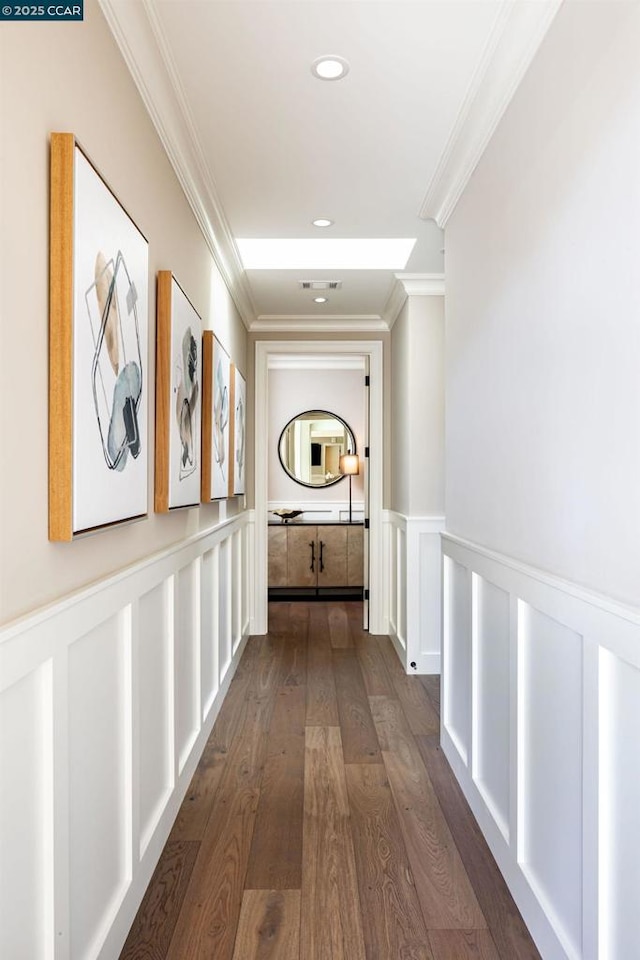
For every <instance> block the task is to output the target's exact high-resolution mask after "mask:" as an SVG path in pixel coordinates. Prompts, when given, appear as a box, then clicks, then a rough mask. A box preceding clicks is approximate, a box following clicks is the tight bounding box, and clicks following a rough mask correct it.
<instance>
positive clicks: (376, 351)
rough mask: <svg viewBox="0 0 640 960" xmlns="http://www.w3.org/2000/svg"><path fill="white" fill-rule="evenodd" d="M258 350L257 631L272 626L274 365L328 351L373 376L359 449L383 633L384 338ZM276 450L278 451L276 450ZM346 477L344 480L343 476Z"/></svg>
mask: <svg viewBox="0 0 640 960" xmlns="http://www.w3.org/2000/svg"><path fill="white" fill-rule="evenodd" d="M255 347H256V350H255V373H256V376H255V384H256V396H255V426H256V429H255V527H254V529H255V550H254V557H255V569H254V588H255V589H254V617H253V623H252V633H256V634H261V633H265V632H266V630H267V589H268V566H267V557H268V541H267V522H268V519H269V514H268V509H269V503H268V477H269V454H270V450H271V447H273V445H274V444H277V443H278V437H277V436H276V437H274V436H273V429H271V430H270V428H269V417H268V410H269V403H268V401H269V369H270V364H272V363H274V362H276V358H281V357H285V358H289V359H290V360H291V361H292V362H293V361H294V358H297V359H298V360H300V361H301V362H302V363H304V362H305V359H306V362H307V363H308V365H309V367H312V365H313V363H314V362H315V363H316V365H317V362H318V358H319V357H322V356H325V357H327V358H333V360H334V361H338V362H339V359H340V358H341V357H343V358H345V361H348V360H351V361H353V359H354V358H356V357H360V358H362V360H363V361H364V363H363V390H364V389H365V385H364V375H365V372H366V375H367V376H368V381H369V383H368V393H369V402H368V404H365V407H368V410H367V414H368V425H367V426H366V428H365V429H366V435H367V436H368V442H367V443H366V444H363V447H364V446H366V447H367V449H366V450H365V449H362V450H359V451H358V452H359V454H360V455H361V463H362V465H363V470H364V472H365V477H364V479H365V486H366V488H367V491H368V498H367V499H368V503H367V518H366V519H367V521H368V522H367V524H366V530H365V534H366V537H365V551H364V554H365V560H364V563H365V585H366V586H365V589H366V591H367V593H366V594H365V596H366V597H367V599H368V601H369V603H368V625H369V629H370V630H371V631H372V632H376V633H383V632H384V629H383V601H382V586H383V578H382V472H383V463H382V449H383V446H382V441H383V413H382V411H383V406H382V396H383V391H382V374H383V366H382V349H383V345H382V342H381V341H293V340H287V341H276V340H268V341H261V340H259V341H256V345H255ZM271 452H272V451H271ZM343 482H344V481H343Z"/></svg>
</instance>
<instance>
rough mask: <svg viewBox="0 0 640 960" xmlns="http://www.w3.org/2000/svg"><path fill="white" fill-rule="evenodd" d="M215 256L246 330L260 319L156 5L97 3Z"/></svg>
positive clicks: (146, 1) (123, 0)
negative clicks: (255, 320)
mask: <svg viewBox="0 0 640 960" xmlns="http://www.w3.org/2000/svg"><path fill="white" fill-rule="evenodd" d="M98 2H99V4H100V7H101V8H102V12H103V13H104V16H105V19H106V21H107V23H108V24H109V27H110V29H111V32H112V33H113V36H114V37H115V40H116V43H117V44H118V47H119V48H120V52H121V53H122V56H123V58H124V61H125V63H126V65H127V67H128V68H129V71H130V73H131V76H132V77H133V80H134V82H135V84H136V86H137V88H138V90H139V91H140V95H141V97H142V100H143V102H144V105H145V107H146V108H147V111H148V113H149V116H150V117H151V120H152V122H153V125H154V126H155V128H156V130H157V132H158V136H159V137H160V140H161V141H162V145H163V146H164V148H165V150H166V153H167V156H168V157H169V161H170V162H171V165H172V166H173V169H174V170H175V173H176V175H177V177H178V180H179V182H180V185H181V187H182V189H183V190H184V193H185V196H186V198H187V200H188V201H189V204H190V206H191V209H192V210H193V213H194V215H195V218H196V220H197V222H198V224H199V226H200V229H201V230H202V233H203V236H204V238H205V240H206V242H207V245H208V247H209V250H210V251H211V255H212V256H213V259H214V260H215V263H216V265H217V267H218V269H219V270H220V273H221V274H222V276H223V278H224V281H225V283H226V285H227V287H228V289H229V293H230V294H231V297H232V298H233V301H234V303H235V305H236V307H237V309H238V312H239V314H240V316H241V317H242V320H243V322H244V324H245V326H246V327H247V329H248V328H249V325H250V323H251V321H252V320H253V319H254V318H255V316H256V310H255V307H254V304H253V301H252V298H251V293H250V291H249V287H248V284H247V282H246V279H245V277H244V271H243V268H242V263H241V261H240V257H239V255H238V251H237V249H236V245H235V241H234V239H233V234H232V232H231V229H230V227H229V224H228V222H227V218H226V216H225V213H224V210H223V208H222V204H221V203H220V200H219V198H218V194H217V190H216V186H215V183H214V181H213V177H212V175H211V171H210V170H209V167H208V164H207V162H206V159H205V156H204V152H203V150H202V147H201V145H200V143H199V140H198V137H197V134H196V131H195V126H194V123H193V119H192V117H191V112H190V109H189V106H188V104H187V99H186V97H185V94H184V91H183V89H182V85H181V83H180V79H179V77H178V74H177V71H176V69H175V65H174V63H173V59H172V57H171V54H170V51H169V47H168V45H167V42H166V40H165V38H164V34H163V32H162V28H161V26H160V21H159V18H158V15H157V12H156V9H155V4H154V2H153V0H142V2H141V3H131V2H130V0H98Z"/></svg>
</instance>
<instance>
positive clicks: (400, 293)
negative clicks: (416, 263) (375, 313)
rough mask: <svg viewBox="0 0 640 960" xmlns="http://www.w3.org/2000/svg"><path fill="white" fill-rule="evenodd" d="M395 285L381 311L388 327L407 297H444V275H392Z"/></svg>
mask: <svg viewBox="0 0 640 960" xmlns="http://www.w3.org/2000/svg"><path fill="white" fill-rule="evenodd" d="M394 277H395V283H394V285H393V289H392V291H391V293H390V295H389V299H388V300H387V303H386V305H385V308H384V310H383V314H382V315H383V317H384V319H385V321H386V323H387V325H388V327H389V330H391V328H392V327H393V325H394V323H395V322H396V320H397V319H398V316H399V315H400V311H401V310H402V308H403V306H404V305H405V302H406V300H407V297H444V273H394Z"/></svg>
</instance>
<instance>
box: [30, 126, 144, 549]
mask: <svg viewBox="0 0 640 960" xmlns="http://www.w3.org/2000/svg"><path fill="white" fill-rule="evenodd" d="M148 264H149V253H148V243H147V240H146V238H145V237H144V236H143V234H142V233H141V232H140V230H139V229H138V227H137V226H136V224H135V223H134V221H133V220H132V219H131V217H130V216H129V214H128V213H127V211H126V210H125V209H124V207H123V206H122V204H121V203H120V202H119V200H118V199H117V197H116V196H115V194H114V193H113V192H112V191H111V190H110V188H109V187H108V185H107V184H106V182H105V181H104V180H103V178H102V177H101V175H100V174H99V173H98V171H97V170H96V169H95V167H94V166H93V164H92V163H91V161H90V160H89V159H88V158H87V156H86V154H85V153H84V152H83V151H82V149H81V147H80V146H79V144H78V143H77V141H76V139H75V137H74V135H73V134H72V133H53V134H52V135H51V201H50V298H49V299H50V315H49V539H50V540H55V541H70V540H73V539H74V537H77V536H80V535H82V534H86V533H90V532H94V531H97V530H100V529H103V528H106V527H110V526H113V525H114V524H120V523H124V522H127V521H130V520H135V519H139V518H141V517H144V516H146V515H147V509H148V504H147V487H148V464H147V439H148V428H147V409H148V401H147V395H148V389H147V377H146V369H147V359H148V323H149V320H148V273H149V268H148Z"/></svg>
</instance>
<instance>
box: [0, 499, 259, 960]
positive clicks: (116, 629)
mask: <svg viewBox="0 0 640 960" xmlns="http://www.w3.org/2000/svg"><path fill="white" fill-rule="evenodd" d="M253 521H254V518H253V513H252V512H251V511H246V512H243V513H241V514H239V515H238V516H236V517H234V518H231V519H229V520H226V521H224V522H222V523H219V524H217V525H216V526H214V527H211V528H209V529H207V530H204V531H201V532H199V533H197V534H195V535H194V536H192V537H189V538H188V539H187V540H185V541H183V542H181V543H180V544H178V545H177V546H175V547H172V548H169V549H167V550H164V551H162V552H161V553H158V554H156V555H154V556H152V557H149V558H147V559H145V560H143V561H141V562H139V563H136V564H133V565H132V566H130V567H128V568H126V569H124V570H122V571H119V572H118V573H117V574H114V575H113V576H110V577H107V578H105V579H104V580H102V581H100V582H98V583H96V584H93V585H91V586H89V587H87V588H84V589H82V590H79V591H77V592H76V593H74V594H73V595H70V596H68V597H65V598H63V599H61V600H60V601H58V602H56V603H54V604H51V605H49V606H47V607H46V608H43V609H41V610H38V611H35V612H34V613H32V614H30V615H28V616H26V617H22V618H21V619H20V620H17V621H15V622H13V623H10V624H8V625H6V626H5V627H3V628H2V629H1V630H0V769H2V781H3V786H2V796H1V797H0V849H2V872H3V876H4V877H9V876H10V877H11V884H10V885H9V884H3V896H2V898H1V899H0V956H3V957H5V956H6V957H16V958H17V957H29V958H30V960H31V958H33V960H41V958H42V960H44V958H47V960H71V958H76V957H77V958H80V957H81V958H83V960H98V958H101V960H107V958H108V960H111V958H113V957H117V956H118V955H119V953H120V950H121V948H122V945H123V943H124V940H125V938H126V935H127V932H128V930H129V927H130V925H131V922H132V921H133V918H134V916H135V913H136V911H137V909H138V906H139V904H140V902H141V900H142V897H143V895H144V892H145V889H146V887H147V884H148V882H149V880H150V878H151V875H152V873H153V870H154V868H155V865H156V863H157V861H158V859H159V856H160V853H161V852H162V848H163V846H164V843H165V841H166V838H167V836H168V834H169V831H170V829H171V826H172V824H173V821H174V819H175V816H176V814H177V811H178V808H179V806H180V803H181V802H182V799H183V797H184V794H185V792H186V790H187V787H188V785H189V782H190V779H191V776H192V774H193V772H194V770H195V767H196V764H197V762H198V759H199V757H200V755H201V753H202V750H203V748H204V745H205V743H206V740H207V737H208V736H209V733H210V731H211V728H212V726H213V722H214V720H215V717H216V715H217V713H218V710H219V708H220V704H221V703H222V700H223V698H224V695H225V693H226V690H227V688H228V686H229V683H230V682H231V678H232V677H233V674H234V672H235V668H236V665H237V663H238V660H239V658H240V656H241V654H242V650H243V647H244V644H245V642H246V639H247V635H248V629H249V622H250V616H251V610H250V603H251V591H250V588H249V576H250V572H251V570H252V563H251V562H250V553H251V550H252V543H253V536H252V534H253Z"/></svg>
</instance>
